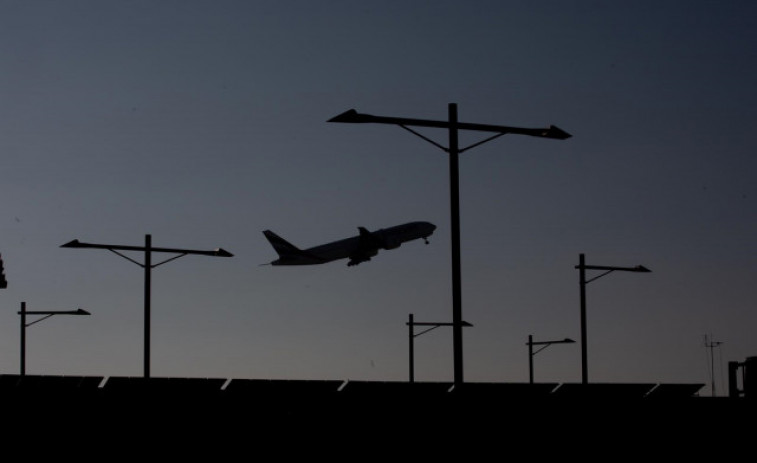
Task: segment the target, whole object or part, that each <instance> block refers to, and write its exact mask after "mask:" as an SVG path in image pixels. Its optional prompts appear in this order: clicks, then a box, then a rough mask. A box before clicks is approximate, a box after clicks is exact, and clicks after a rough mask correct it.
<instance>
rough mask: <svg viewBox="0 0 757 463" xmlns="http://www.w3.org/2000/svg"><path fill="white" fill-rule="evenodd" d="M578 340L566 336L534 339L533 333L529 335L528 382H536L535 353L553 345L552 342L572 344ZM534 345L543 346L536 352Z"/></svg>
mask: <svg viewBox="0 0 757 463" xmlns="http://www.w3.org/2000/svg"><path fill="white" fill-rule="evenodd" d="M574 342H576V341H574V340H572V339H570V338H565V339H561V340H559V341H534V337H533V335H531V334H529V335H528V342H527V343H526V344H528V382H529V384H534V355H536V354H538V353H539V352H541V351H543V350H544V349H546V348H547V347H549V346H551V345H552V344H572V343H574ZM534 346H542V347H541V348H539V349H537V350H536V352H534Z"/></svg>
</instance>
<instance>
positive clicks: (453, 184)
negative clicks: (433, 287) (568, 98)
mask: <svg viewBox="0 0 757 463" xmlns="http://www.w3.org/2000/svg"><path fill="white" fill-rule="evenodd" d="M328 122H345V123H358V124H360V123H378V124H391V125H397V126H399V127H401V128H403V129H405V130H407V131H409V132H411V133H413V134H414V135H416V136H418V137H420V138H422V139H423V140H425V141H427V142H429V143H431V144H433V145H434V146H436V147H438V148H441V149H442V150H444V151H445V152H447V153H448V154H449V176H450V215H451V219H450V225H451V230H450V232H451V240H452V246H451V247H452V350H453V363H454V384H455V385H456V386H458V385H462V384H463V315H462V288H461V286H462V283H461V271H460V193H459V189H460V187H459V172H458V171H459V169H458V155H459V154H460V153H462V152H464V151H467V150H469V149H471V148H474V147H476V146H480V145H482V144H484V143H486V142H488V141H490V140H493V139H495V138H498V137H500V136H502V135H506V134H516V135H530V136H533V137H541V138H553V139H557V140H565V139H567V138H570V137H571V135H570V134H569V133H567V132H565V131H564V130H561V129H559V128H558V127H555V126H553V125H550V126H549V127H547V128H542V129H524V128H519V127H507V126H501V125H489V124H474V123H468V122H459V121H458V120H457V104H455V103H449V105H448V118H447V120H446V121H433V120H425V119H411V118H404V117H385V116H374V115H370V114H362V113H358V112H357V111H355V110H354V109H350V110H349V111H345V112H343V113H341V114H339V115H337V116H335V117H333V118H331V119H329V121H328ZM410 127H432V128H442V129H447V130H448V131H449V145H448V146H447V147H444V146H442V145H441V144H439V143H436V142H435V141H433V140H431V139H429V138H427V137H425V136H424V135H421V134H420V133H418V132H416V131H415V130H413V129H411V128H410ZM459 130H474V131H481V132H490V133H494V135H492V136H491V137H489V138H487V139H485V140H483V141H480V142H478V143H474V144H473V145H470V146H468V147H465V148H462V149H461V148H460V147H459V146H458V131H459Z"/></svg>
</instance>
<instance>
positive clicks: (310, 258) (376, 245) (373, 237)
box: [263, 222, 436, 266]
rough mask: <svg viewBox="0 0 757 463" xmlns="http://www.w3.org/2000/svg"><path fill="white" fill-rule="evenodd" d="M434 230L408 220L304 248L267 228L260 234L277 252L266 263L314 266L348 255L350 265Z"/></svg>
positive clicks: (425, 239) (362, 229)
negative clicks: (274, 256)
mask: <svg viewBox="0 0 757 463" xmlns="http://www.w3.org/2000/svg"><path fill="white" fill-rule="evenodd" d="M435 229H436V225H434V224H432V223H429V222H409V223H406V224H403V225H397V226H394V227H390V228H385V229H381V230H376V231H374V232H370V231H368V230H366V229H365V228H363V227H358V230H360V234H359V235H358V236H354V237H352V238H346V239H343V240H339V241H334V242H332V243H327V244H322V245H320V246H315V247H312V248H308V249H299V248H298V247H297V246H294V245H293V244H291V243H289V242H288V241H286V240H285V239H284V238H281V237H280V236H278V235H277V234H275V233H274V232H272V231H271V230H265V231H263V234H264V235H265V237H266V238H267V239H268V241H269V242H270V243H271V246H273V249H274V250H276V252H277V253H278V255H279V258H278V259H276V260H274V261H273V262H270V265H316V264H325V263H326V262H331V261H334V260H339V259H347V258H349V259H350V260H349V262H347V265H348V266H353V265H358V264H359V263H361V262H367V261H369V260H371V257H373V256H375V255H376V254H378V251H379V249H396V248H398V247H400V245H401V244H402V243H404V242H407V241H412V240H416V239H419V238H423V240H424V241H425V242H426V244H428V237H429V236H431V234H432V233H434V230H435Z"/></svg>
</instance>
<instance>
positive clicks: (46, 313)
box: [18, 302, 90, 376]
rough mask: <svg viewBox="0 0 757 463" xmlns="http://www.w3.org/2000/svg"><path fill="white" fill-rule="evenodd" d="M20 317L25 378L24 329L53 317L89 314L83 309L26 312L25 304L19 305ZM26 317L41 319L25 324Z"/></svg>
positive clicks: (22, 362)
mask: <svg viewBox="0 0 757 463" xmlns="http://www.w3.org/2000/svg"><path fill="white" fill-rule="evenodd" d="M18 314H19V315H20V316H21V376H26V328H27V327H29V326H32V325H33V324H35V323H39V322H41V321H42V320H46V319H48V318H50V317H52V316H54V315H90V313H89V312H87V311H86V310H83V309H77V310H59V311H50V310H42V311H27V310H26V302H22V303H21V311H20V312H19V313H18ZM27 315H41V316H42V318H38V319H37V320H34V321H33V322H31V323H26V316H27Z"/></svg>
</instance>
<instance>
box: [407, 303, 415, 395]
mask: <svg viewBox="0 0 757 463" xmlns="http://www.w3.org/2000/svg"><path fill="white" fill-rule="evenodd" d="M408 325H409V327H410V328H409V329H408V331H409V333H408V339H409V341H410V382H411V383H414V382H415V352H414V347H415V346H414V342H413V338H414V337H415V336H414V335H413V314H410V316H409V317H408Z"/></svg>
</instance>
